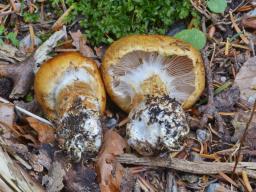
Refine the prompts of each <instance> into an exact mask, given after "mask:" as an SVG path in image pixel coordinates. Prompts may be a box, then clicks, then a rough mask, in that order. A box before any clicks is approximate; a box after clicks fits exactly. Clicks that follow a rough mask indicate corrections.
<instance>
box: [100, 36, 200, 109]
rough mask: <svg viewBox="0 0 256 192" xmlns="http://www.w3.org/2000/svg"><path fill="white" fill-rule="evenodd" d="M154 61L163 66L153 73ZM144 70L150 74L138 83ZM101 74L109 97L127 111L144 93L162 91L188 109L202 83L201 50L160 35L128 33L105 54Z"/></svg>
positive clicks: (154, 93) (158, 93)
mask: <svg viewBox="0 0 256 192" xmlns="http://www.w3.org/2000/svg"><path fill="white" fill-rule="evenodd" d="M154 62H155V63H161V65H162V68H161V67H159V66H160V65H158V66H157V67H159V68H161V69H157V70H156V71H155V72H154V70H155V68H154V66H153V67H152V65H151V64H152V63H154ZM148 63H149V64H148ZM150 63H151V64H150ZM142 64H143V65H144V66H142ZM136 70H137V72H136ZM139 70H140V72H139ZM150 70H151V72H150ZM147 73H152V74H153V75H152V74H151V76H150V75H149V76H147V77H149V78H148V79H144V80H143V82H141V79H143V77H146V74H147ZM154 73H155V74H154ZM102 75H103V80H104V83H105V87H106V90H107V92H108V94H109V95H110V97H111V99H112V100H113V101H114V102H115V103H116V104H117V105H118V106H119V107H120V108H121V109H122V110H124V111H126V112H129V111H130V110H131V108H132V106H133V105H135V104H136V100H137V99H138V98H140V97H143V95H150V94H152V95H162V94H164V93H165V94H169V95H170V96H173V97H175V98H176V100H178V101H179V102H181V103H182V106H183V108H185V109H187V108H189V107H191V106H192V105H193V104H194V103H195V102H196V100H197V99H198V98H199V96H200V95H201V93H202V91H203V89H204V86H205V71H204V65H203V61H202V58H201V55H200V52H199V51H198V50H196V49H194V48H193V47H192V46H191V45H190V44H188V43H185V42H183V41H181V40H178V39H175V38H173V37H170V36H162V35H130V36H126V37H124V38H121V39H119V40H117V41H116V42H114V43H113V44H112V45H111V46H110V47H109V48H108V49H107V51H106V53H105V55H104V58H103V64H102ZM127 75H128V76H127ZM163 82H164V83H163ZM138 87H139V91H138Z"/></svg>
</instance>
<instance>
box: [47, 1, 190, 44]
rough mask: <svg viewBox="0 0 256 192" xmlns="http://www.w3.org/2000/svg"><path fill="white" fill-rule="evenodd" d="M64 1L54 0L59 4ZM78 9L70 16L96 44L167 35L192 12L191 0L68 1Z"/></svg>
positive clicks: (69, 18)
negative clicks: (131, 35)
mask: <svg viewBox="0 0 256 192" xmlns="http://www.w3.org/2000/svg"><path fill="white" fill-rule="evenodd" d="M58 1H61V0H52V2H54V3H55V5H56V4H57V3H58ZM66 3H67V4H68V5H69V6H70V5H72V4H73V5H74V6H75V9H74V10H73V12H72V14H71V15H69V17H68V18H66V19H67V21H68V22H72V21H74V20H75V19H77V18H80V26H81V27H82V28H83V29H84V33H85V34H86V36H87V38H88V39H89V40H90V42H91V43H92V44H93V45H99V44H102V43H103V44H109V43H111V42H112V41H114V40H116V39H118V38H120V37H122V36H125V35H128V34H133V33H136V34H141V33H147V34H165V33H166V31H167V30H168V28H169V27H170V26H171V24H173V22H175V21H176V20H179V19H185V18H187V17H188V16H190V14H191V10H192V7H191V4H190V2H189V0H165V1H163V0H98V1H95V0H80V1H74V0H67V1H66Z"/></svg>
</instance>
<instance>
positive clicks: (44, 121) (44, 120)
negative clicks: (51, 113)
mask: <svg viewBox="0 0 256 192" xmlns="http://www.w3.org/2000/svg"><path fill="white" fill-rule="evenodd" d="M0 102H2V103H11V102H9V101H8V100H6V99H4V98H2V97H0ZM13 105H14V104H13ZM14 107H15V108H16V109H17V110H18V111H20V112H22V113H24V114H26V115H28V116H30V117H33V118H35V119H37V120H39V121H41V122H43V123H46V124H48V125H51V126H53V124H52V123H51V122H50V121H48V120H46V119H44V118H42V117H39V116H37V115H35V114H33V113H31V112H29V111H27V110H26V109H23V108H21V107H19V106H17V105H14Z"/></svg>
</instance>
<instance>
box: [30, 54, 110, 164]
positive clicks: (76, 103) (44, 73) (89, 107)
mask: <svg viewBox="0 0 256 192" xmlns="http://www.w3.org/2000/svg"><path fill="white" fill-rule="evenodd" d="M34 86H35V95H36V99H37V101H38V102H39V104H40V105H41V107H42V109H43V111H44V112H45V114H46V115H47V116H48V118H49V119H51V120H53V121H54V122H56V124H57V135H58V138H59V141H62V142H61V143H62V145H63V149H65V150H67V151H68V152H69V154H70V155H71V157H72V159H73V160H75V161H79V160H80V159H81V156H82V154H83V153H84V154H85V155H86V156H87V157H88V156H91V155H94V154H95V153H96V152H97V151H98V150H99V148H100V146H101V142H102V127H101V121H100V116H101V114H102V113H103V112H104V110H105V103H106V96H105V91H104V86H103V83H102V80H101V77H100V73H99V71H98V67H97V65H96V63H95V62H94V61H93V60H92V59H90V58H86V57H83V56H82V55H80V54H79V53H76V52H70V53H63V54H59V55H57V56H55V57H54V58H52V59H50V60H48V61H47V62H45V63H44V64H43V65H42V66H41V68H40V69H39V71H38V72H37V74H36V77H35V84H34Z"/></svg>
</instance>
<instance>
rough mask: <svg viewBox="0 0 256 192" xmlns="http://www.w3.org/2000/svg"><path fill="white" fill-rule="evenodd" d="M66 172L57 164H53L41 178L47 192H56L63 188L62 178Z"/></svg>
mask: <svg viewBox="0 0 256 192" xmlns="http://www.w3.org/2000/svg"><path fill="white" fill-rule="evenodd" d="M65 174H66V172H65V170H64V168H63V166H62V165H61V164H60V163H59V162H53V164H52V166H51V169H50V170H49V173H48V175H46V176H43V179H42V184H43V185H45V186H46V190H47V191H48V192H58V191H61V189H62V188H63V187H64V184H63V177H64V176H65Z"/></svg>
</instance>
